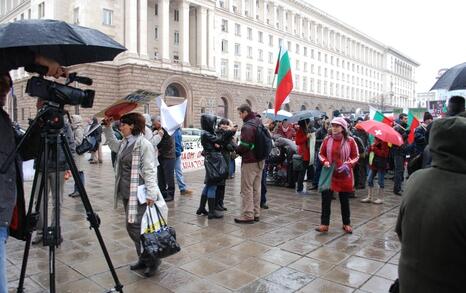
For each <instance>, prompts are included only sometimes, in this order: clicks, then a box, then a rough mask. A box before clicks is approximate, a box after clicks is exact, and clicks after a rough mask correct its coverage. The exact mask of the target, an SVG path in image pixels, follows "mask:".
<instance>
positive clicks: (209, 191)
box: [202, 184, 217, 198]
mask: <svg viewBox="0 0 466 293" xmlns="http://www.w3.org/2000/svg"><path fill="white" fill-rule="evenodd" d="M216 194H217V185H207V184H206V185H205V186H204V189H203V190H202V195H207V198H215V195H216Z"/></svg>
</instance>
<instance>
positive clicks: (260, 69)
mask: <svg viewBox="0 0 466 293" xmlns="http://www.w3.org/2000/svg"><path fill="white" fill-rule="evenodd" d="M263 71H264V69H263V68H262V67H258V68H257V82H258V83H262V82H263V78H262V75H263Z"/></svg>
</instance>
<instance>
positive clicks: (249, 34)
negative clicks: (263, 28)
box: [248, 27, 252, 40]
mask: <svg viewBox="0 0 466 293" xmlns="http://www.w3.org/2000/svg"><path fill="white" fill-rule="evenodd" d="M248 40H252V28H250V27H248Z"/></svg>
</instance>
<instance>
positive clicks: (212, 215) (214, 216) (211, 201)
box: [207, 198, 223, 219]
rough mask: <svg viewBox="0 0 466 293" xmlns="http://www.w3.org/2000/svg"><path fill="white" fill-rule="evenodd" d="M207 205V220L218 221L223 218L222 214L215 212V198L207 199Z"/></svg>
mask: <svg viewBox="0 0 466 293" xmlns="http://www.w3.org/2000/svg"><path fill="white" fill-rule="evenodd" d="M207 202H208V204H209V216H208V218H209V219H220V218H223V214H222V213H221V212H219V211H217V210H215V198H209V199H208V201H207Z"/></svg>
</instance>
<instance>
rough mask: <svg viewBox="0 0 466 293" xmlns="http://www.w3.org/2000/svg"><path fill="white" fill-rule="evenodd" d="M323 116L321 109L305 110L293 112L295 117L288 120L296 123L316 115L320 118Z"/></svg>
mask: <svg viewBox="0 0 466 293" xmlns="http://www.w3.org/2000/svg"><path fill="white" fill-rule="evenodd" d="M321 116H322V112H320V111H319V110H303V111H299V112H296V113H293V117H291V118H290V119H288V121H289V122H291V123H296V122H299V121H301V120H306V119H311V118H315V117H319V118H320V117H321Z"/></svg>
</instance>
